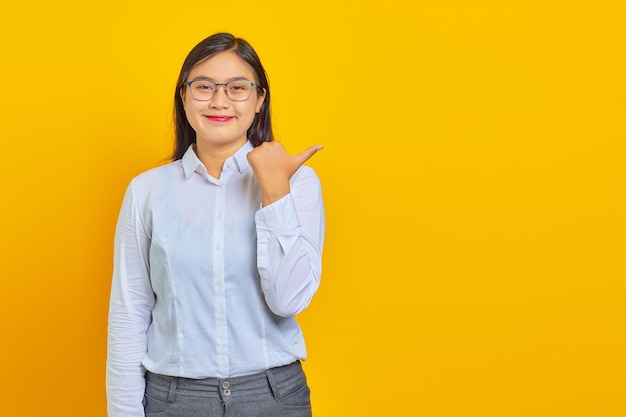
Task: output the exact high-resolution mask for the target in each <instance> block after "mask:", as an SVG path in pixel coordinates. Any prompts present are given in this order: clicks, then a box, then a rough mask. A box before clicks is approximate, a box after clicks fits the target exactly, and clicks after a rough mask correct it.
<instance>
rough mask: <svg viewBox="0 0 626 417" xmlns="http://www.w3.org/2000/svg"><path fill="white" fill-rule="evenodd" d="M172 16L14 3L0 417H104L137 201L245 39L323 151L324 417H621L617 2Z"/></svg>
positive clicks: (287, 116)
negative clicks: (191, 90)
mask: <svg viewBox="0 0 626 417" xmlns="http://www.w3.org/2000/svg"><path fill="white" fill-rule="evenodd" d="M7 3H9V4H7ZM164 3H165V2H156V3H155V2H152V1H145V0H141V1H128V0H126V1H121V0H110V1H107V2H97V3H93V5H88V4H86V3H85V2H83V1H81V2H78V1H76V2H72V1H59V2H43V1H34V2H23V1H19V2H18V1H12V2H4V3H3V5H2V6H0V39H1V40H0V42H1V49H0V54H1V60H2V61H1V62H2V65H1V66H0V88H1V91H2V101H1V102H0V106H1V107H0V114H1V121H0V123H1V124H0V132H1V133H0V134H1V135H2V150H3V155H4V158H3V161H2V164H1V165H0V166H1V169H2V172H1V175H0V181H1V183H0V193H1V194H2V213H1V214H2V215H1V218H0V233H1V234H2V243H1V247H0V251H1V252H0V253H1V254H2V258H1V262H2V263H1V265H2V278H1V279H0V317H1V319H0V320H1V322H0V323H1V329H0V330H1V337H2V339H1V343H0V364H1V365H0V367H1V369H2V372H1V375H2V377H1V379H0V381H1V382H0V397H2V411H1V413H2V415H5V416H33V417H56V416H58V417H86V416H89V417H104V416H105V415H106V411H105V396H104V361H105V356H106V314H107V304H108V291H109V286H110V276H111V267H112V265H111V262H112V243H113V231H114V226H115V221H116V218H117V213H118V210H119V207H120V203H121V199H122V196H123V192H124V189H125V187H126V185H127V184H128V182H129V181H130V179H131V178H132V177H133V176H135V175H137V174H138V173H140V172H142V171H144V170H146V169H148V168H151V167H153V166H155V165H158V164H160V163H162V162H163V159H164V158H165V157H166V156H167V154H168V153H169V152H170V149H171V139H172V125H171V121H170V113H171V105H172V104H171V102H172V97H173V88H174V83H175V81H176V77H177V75H178V70H179V68H180V65H181V64H182V60H183V59H184V57H185V56H186V54H187V52H188V51H189V50H190V49H191V47H193V46H194V45H195V44H196V43H197V42H198V41H200V40H201V39H202V38H204V37H205V36H208V35H210V34H212V33H214V32H216V31H232V32H234V33H235V34H236V35H238V36H241V37H244V38H246V39H248V40H249V41H250V42H251V43H252V44H253V45H254V47H255V48H256V49H257V50H258V51H259V54H260V55H261V58H262V60H263V61H264V64H265V66H266V69H267V71H268V73H269V76H270V82H271V88H272V101H273V103H272V105H273V109H274V113H273V114H274V120H275V127H276V134H277V136H278V138H279V139H280V140H281V141H283V143H285V145H286V147H287V148H288V149H289V150H290V151H292V152H296V151H299V150H301V149H304V148H305V147H307V146H309V145H312V144H315V143H321V144H323V145H324V146H325V149H324V150H323V151H322V152H321V153H319V154H318V155H316V156H315V157H314V159H313V160H311V162H310V165H311V166H313V167H314V168H315V169H316V171H317V172H318V174H319V175H320V177H321V179H322V183H323V187H324V195H325V199H326V209H327V216H328V229H327V241H326V247H325V253H324V262H325V263H324V268H325V269H324V274H323V283H322V286H321V289H320V291H319V293H318V295H317V297H316V299H315V300H314V302H313V304H312V305H311V307H310V308H309V309H308V310H307V311H306V312H305V313H304V314H303V315H301V317H300V322H301V324H302V325H303V328H304V331H305V335H306V338H307V343H308V348H309V360H308V361H307V362H306V364H305V366H306V370H307V372H308V376H309V381H310V385H311V387H312V390H313V397H312V400H313V406H314V411H315V415H316V416H317V417H335V416H337V417H349V416H355V417H365V416H428V417H435V416H436V417H444V416H445V417H460V416H463V417H471V416H476V417H490V416H493V417H517V416H520V417H522V416H523V417H529V416H541V417H543V416H546V417H547V416H563V417H577V416H581V417H583V416H584V417H589V416H594V417H595V416H598V417H600V416H602V417H605V416H606V417H608V416H626V394H625V390H626V333H625V332H624V320H625V319H626V308H625V305H626V304H625V302H624V298H625V296H626V284H625V282H624V278H625V277H626V261H625V256H624V255H625V253H624V250H625V249H626V242H625V239H626V238H625V235H626V233H625V232H626V224H625V215H626V200H625V197H624V180H625V177H626V175H625V169H624V160H625V157H626V146H625V145H624V139H625V138H626V127H625V122H624V120H625V110H626V99H625V93H626V88H625V82H624V77H625V74H626V65H625V58H624V56H625V55H624V54H625V42H624V41H626V33H625V27H626V23H625V22H626V19H625V18H626V6H625V4H626V3H624V2H623V1H621V0H613V1H604V0H598V1H577V0H569V1H556V0H528V1H521V0H518V1H512V2H507V1H501V0H499V1H495V0H494V1H487V0H475V1H460V0H448V1H429V2H415V3H417V4H416V5H410V4H412V3H414V2H411V1H401V0H387V1H381V2H373V1H372V2H363V1H343V2H342V1H338V0H333V1H330V0H318V1H315V2H305V3H300V2H297V1H284V2H279V1H276V2H259V1H239V2H230V3H228V2H226V3H224V2H222V3H215V2H213V3H211V2H206V1H187V2H167V3H168V4H167V5H165V4H164Z"/></svg>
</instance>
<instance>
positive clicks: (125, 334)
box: [106, 182, 154, 417]
mask: <svg viewBox="0 0 626 417" xmlns="http://www.w3.org/2000/svg"><path fill="white" fill-rule="evenodd" d="M135 198H136V196H135V193H134V190H133V183H132V182H131V184H130V185H129V187H128V189H127V191H126V195H125V197H124V202H123V203H122V208H121V210H120V215H119V218H118V222H117V228H116V232H115V254H114V265H113V281H112V284H111V298H110V302H109V327H108V354H107V365H106V390H107V406H108V415H109V417H144V410H143V405H142V402H143V395H144V390H145V379H144V373H145V370H144V369H143V367H142V365H141V361H142V359H143V357H144V355H145V353H146V332H147V330H148V327H149V325H150V320H151V313H152V308H153V306H154V293H153V292H152V287H151V285H150V276H149V273H150V265H149V258H148V256H149V247H150V239H149V237H148V235H147V234H146V232H145V229H144V225H143V224H142V222H141V218H140V216H139V212H138V209H137V201H136V199H135Z"/></svg>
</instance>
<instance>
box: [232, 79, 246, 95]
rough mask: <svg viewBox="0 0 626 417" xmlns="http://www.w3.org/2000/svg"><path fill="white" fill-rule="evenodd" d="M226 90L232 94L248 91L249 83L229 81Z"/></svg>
mask: <svg viewBox="0 0 626 417" xmlns="http://www.w3.org/2000/svg"><path fill="white" fill-rule="evenodd" d="M228 89H229V90H230V91H232V92H233V93H240V92H245V91H248V90H250V83H248V82H246V81H231V82H230V83H228Z"/></svg>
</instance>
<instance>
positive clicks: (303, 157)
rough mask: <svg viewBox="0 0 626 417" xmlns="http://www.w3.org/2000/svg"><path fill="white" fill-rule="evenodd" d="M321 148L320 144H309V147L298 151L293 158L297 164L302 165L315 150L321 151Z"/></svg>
mask: <svg viewBox="0 0 626 417" xmlns="http://www.w3.org/2000/svg"><path fill="white" fill-rule="evenodd" d="M322 149H324V147H323V146H322V145H314V146H311V147H310V148H309V149H306V150H305V151H303V152H300V153H299V154H297V155H294V158H295V159H296V161H297V162H298V164H300V165H302V164H304V163H305V162H306V161H308V160H309V159H311V157H312V156H313V155H315V153H316V152H318V151H321V150H322Z"/></svg>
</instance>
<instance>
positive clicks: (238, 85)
mask: <svg viewBox="0 0 626 417" xmlns="http://www.w3.org/2000/svg"><path fill="white" fill-rule="evenodd" d="M184 85H188V86H189V91H191V97H193V99H194V100H198V101H209V100H211V99H212V98H213V97H215V93H217V88H218V87H219V86H220V85H223V86H224V88H225V89H226V95H227V96H228V98H229V99H231V100H232V101H246V100H247V99H249V98H250V96H251V95H252V89H253V88H254V86H255V85H256V84H255V83H253V82H252V81H248V80H232V81H229V82H227V83H226V84H217V83H214V82H213V81H209V80H193V81H187V82H186V83H185V84H184Z"/></svg>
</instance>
